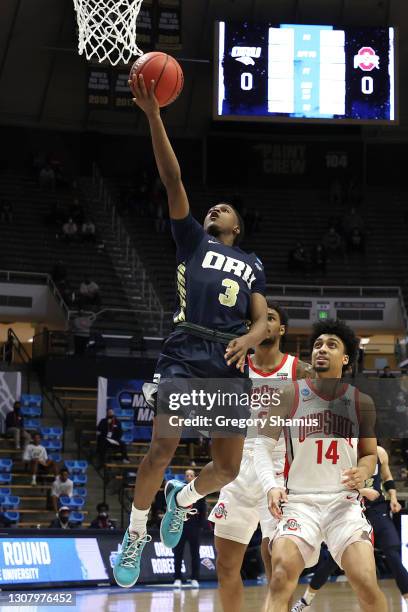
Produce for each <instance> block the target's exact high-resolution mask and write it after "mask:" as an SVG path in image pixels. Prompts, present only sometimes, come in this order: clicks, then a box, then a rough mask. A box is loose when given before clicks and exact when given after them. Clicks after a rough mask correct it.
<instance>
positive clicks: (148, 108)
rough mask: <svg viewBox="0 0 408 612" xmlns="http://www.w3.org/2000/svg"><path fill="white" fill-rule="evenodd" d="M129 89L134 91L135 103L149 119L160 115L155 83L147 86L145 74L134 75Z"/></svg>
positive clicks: (151, 82) (152, 82)
mask: <svg viewBox="0 0 408 612" xmlns="http://www.w3.org/2000/svg"><path fill="white" fill-rule="evenodd" d="M128 83H129V87H130V89H131V90H132V93H133V95H134V96H135V97H134V98H133V102H134V103H135V104H136V105H137V106H138V107H139V108H141V109H142V111H143V112H144V113H146V115H147V116H148V117H150V116H154V115H159V114H160V107H159V103H158V101H157V98H156V96H155V95H154V87H155V82H154V81H150V83H149V85H148V86H147V85H146V83H145V82H144V78H143V74H139V75H137V74H134V75H133V76H132V78H131V80H130V81H128Z"/></svg>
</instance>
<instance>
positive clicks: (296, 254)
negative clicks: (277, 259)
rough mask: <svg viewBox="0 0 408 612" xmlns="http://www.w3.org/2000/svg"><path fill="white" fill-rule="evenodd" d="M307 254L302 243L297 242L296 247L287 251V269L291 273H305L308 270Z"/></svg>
mask: <svg viewBox="0 0 408 612" xmlns="http://www.w3.org/2000/svg"><path fill="white" fill-rule="evenodd" d="M309 263H310V258H309V253H308V252H307V250H306V249H305V247H304V245H303V242H300V241H298V242H297V243H296V247H295V248H294V249H292V250H291V251H289V257H288V268H289V270H290V271H291V272H306V271H307V270H308V269H309Z"/></svg>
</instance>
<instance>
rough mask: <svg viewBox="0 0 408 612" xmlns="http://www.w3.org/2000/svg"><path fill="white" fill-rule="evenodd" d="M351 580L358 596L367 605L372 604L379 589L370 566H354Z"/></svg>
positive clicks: (376, 597)
mask: <svg viewBox="0 0 408 612" xmlns="http://www.w3.org/2000/svg"><path fill="white" fill-rule="evenodd" d="M351 581H352V584H353V586H354V589H355V590H356V592H357V594H358V596H359V598H360V599H361V600H362V601H364V602H365V603H366V604H367V605H372V604H374V603H375V602H376V601H377V599H378V595H379V593H380V590H379V587H378V584H377V577H376V575H375V573H373V571H372V570H371V568H364V567H360V568H356V569H355V571H354V572H353V576H352V577H351Z"/></svg>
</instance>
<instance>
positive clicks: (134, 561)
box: [113, 529, 152, 588]
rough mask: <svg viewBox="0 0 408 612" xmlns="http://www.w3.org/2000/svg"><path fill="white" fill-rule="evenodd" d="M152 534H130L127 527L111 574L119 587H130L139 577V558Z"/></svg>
mask: <svg viewBox="0 0 408 612" xmlns="http://www.w3.org/2000/svg"><path fill="white" fill-rule="evenodd" d="M151 539H152V536H149V535H147V533H146V534H145V535H144V536H143V537H142V538H138V537H136V536H131V535H130V533H129V529H127V530H126V533H125V535H124V538H123V542H122V550H121V552H120V553H119V554H118V556H117V557H116V561H115V566H114V568H113V575H114V577H115V580H116V582H117V584H118V585H119V586H121V587H125V588H130V587H132V586H133V585H134V584H136V582H137V581H138V579H139V574H140V558H141V556H142V552H143V549H144V547H145V545H146V544H147V543H148V542H150V541H151Z"/></svg>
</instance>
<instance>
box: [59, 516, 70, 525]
mask: <svg viewBox="0 0 408 612" xmlns="http://www.w3.org/2000/svg"><path fill="white" fill-rule="evenodd" d="M60 521H61V523H64V525H65V523H68V521H69V516H60Z"/></svg>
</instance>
